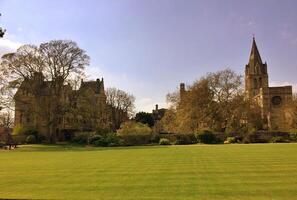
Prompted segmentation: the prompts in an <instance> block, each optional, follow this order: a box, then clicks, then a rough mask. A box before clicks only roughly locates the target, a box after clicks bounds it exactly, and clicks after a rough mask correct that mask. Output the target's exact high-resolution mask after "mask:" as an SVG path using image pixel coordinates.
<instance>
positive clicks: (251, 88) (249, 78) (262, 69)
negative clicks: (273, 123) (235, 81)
mask: <svg viewBox="0 0 297 200" xmlns="http://www.w3.org/2000/svg"><path fill="white" fill-rule="evenodd" d="M245 93H246V98H247V99H251V100H254V101H256V102H257V103H258V105H259V106H260V107H261V113H262V118H263V120H264V123H265V125H264V126H265V127H266V126H268V123H269V122H268V121H269V119H268V116H269V106H270V105H269V102H270V99H269V85H268V73H267V64H266V62H265V63H263V62H262V59H261V56H260V53H259V50H258V47H257V44H256V41H255V38H253V44H252V49H251V53H250V58H249V63H248V64H247V65H246V67H245Z"/></svg>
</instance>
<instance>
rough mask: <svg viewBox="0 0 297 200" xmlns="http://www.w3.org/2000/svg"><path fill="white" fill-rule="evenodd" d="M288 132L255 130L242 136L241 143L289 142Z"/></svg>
mask: <svg viewBox="0 0 297 200" xmlns="http://www.w3.org/2000/svg"><path fill="white" fill-rule="evenodd" d="M289 141H290V134H289V133H287V132H275V131H257V132H252V133H248V134H247V135H245V136H244V138H243V143H268V142H289Z"/></svg>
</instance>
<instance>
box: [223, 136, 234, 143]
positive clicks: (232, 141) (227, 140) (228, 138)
mask: <svg viewBox="0 0 297 200" xmlns="http://www.w3.org/2000/svg"><path fill="white" fill-rule="evenodd" d="M236 142H237V140H236V138H235V137H227V139H226V140H225V141H224V144H233V143H236Z"/></svg>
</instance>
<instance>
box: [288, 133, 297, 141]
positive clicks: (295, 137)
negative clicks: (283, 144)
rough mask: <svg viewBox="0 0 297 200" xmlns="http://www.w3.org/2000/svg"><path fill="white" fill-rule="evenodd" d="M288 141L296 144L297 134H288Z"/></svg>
mask: <svg viewBox="0 0 297 200" xmlns="http://www.w3.org/2000/svg"><path fill="white" fill-rule="evenodd" d="M289 138H290V141H292V142H297V132H292V133H289Z"/></svg>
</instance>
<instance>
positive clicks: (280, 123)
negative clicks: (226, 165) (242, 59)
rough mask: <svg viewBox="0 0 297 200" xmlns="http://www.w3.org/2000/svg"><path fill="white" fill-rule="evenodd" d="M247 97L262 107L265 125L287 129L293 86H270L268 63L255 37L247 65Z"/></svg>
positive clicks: (265, 126)
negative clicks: (263, 59)
mask: <svg viewBox="0 0 297 200" xmlns="http://www.w3.org/2000/svg"><path fill="white" fill-rule="evenodd" d="M245 92H246V98H248V99H253V100H255V101H256V102H257V103H258V104H259V105H260V107H261V112H262V117H263V119H264V123H265V124H264V127H263V128H265V129H269V130H279V131H287V130H288V129H289V128H290V122H291V116H290V113H289V106H290V103H291V101H292V97H293V95H292V86H282V87H269V80H268V71H267V63H266V62H265V63H263V62H262V59H261V56H260V53H259V51H258V48H257V45H256V41H255V38H253V44H252V49H251V53H250V58H249V62H248V64H247V65H246V67H245Z"/></svg>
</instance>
